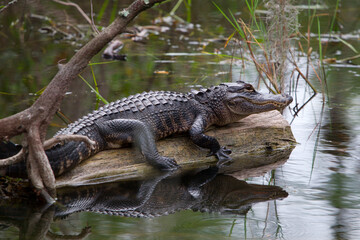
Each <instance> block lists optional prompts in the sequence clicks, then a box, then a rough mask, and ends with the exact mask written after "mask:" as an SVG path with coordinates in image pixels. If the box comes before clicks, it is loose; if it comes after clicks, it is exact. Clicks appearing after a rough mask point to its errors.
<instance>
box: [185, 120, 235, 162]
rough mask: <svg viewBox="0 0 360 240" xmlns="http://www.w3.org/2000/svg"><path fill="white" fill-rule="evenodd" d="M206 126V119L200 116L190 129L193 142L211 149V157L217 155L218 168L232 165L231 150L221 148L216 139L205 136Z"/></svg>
mask: <svg viewBox="0 0 360 240" xmlns="http://www.w3.org/2000/svg"><path fill="white" fill-rule="evenodd" d="M206 125H207V124H206V120H205V118H204V117H202V116H198V117H197V118H196V120H195V121H194V123H193V125H192V126H191V128H190V138H191V140H192V141H193V142H194V143H195V144H196V145H198V146H199V147H202V148H207V149H210V156H212V155H215V156H216V158H217V159H218V160H219V161H218V162H217V164H216V165H217V166H218V167H221V166H223V165H227V164H229V163H231V161H232V159H231V157H230V156H229V154H230V153H231V150H229V149H226V148H225V147H221V146H220V144H219V142H218V141H217V140H216V138H214V137H211V136H207V135H205V134H204V131H205V128H206Z"/></svg>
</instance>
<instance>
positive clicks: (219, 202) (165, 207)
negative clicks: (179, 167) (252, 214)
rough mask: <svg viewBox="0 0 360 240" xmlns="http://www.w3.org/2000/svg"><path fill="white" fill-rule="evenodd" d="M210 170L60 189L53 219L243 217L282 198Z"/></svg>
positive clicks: (273, 189)
mask: <svg viewBox="0 0 360 240" xmlns="http://www.w3.org/2000/svg"><path fill="white" fill-rule="evenodd" d="M217 172H218V168H216V167H211V168H208V169H205V170H203V171H200V172H198V173H196V174H189V173H187V174H184V175H182V176H178V177H176V178H168V175H169V173H168V174H165V175H162V176H160V177H157V178H154V179H151V180H147V181H144V182H138V181H132V182H119V183H112V184H106V185H100V186H92V187H80V188H77V189H74V188H70V189H63V190H60V191H59V202H60V203H62V204H63V205H64V208H63V209H61V208H59V209H58V210H57V216H66V215H68V214H71V213H73V212H79V211H90V212H98V213H104V214H111V215H121V216H128V217H155V216H162V215H167V214H170V213H174V212H176V211H180V210H185V209H192V210H194V211H207V212H220V213H226V212H232V213H234V212H235V213H246V211H247V210H248V209H249V208H250V205H251V204H252V203H254V202H259V201H266V200H269V199H276V198H284V197H286V196H287V195H288V194H287V193H286V192H285V191H284V190H282V189H281V188H280V187H277V186H263V185H254V184H247V183H246V182H245V181H241V180H237V179H236V178H234V177H231V176H226V175H217Z"/></svg>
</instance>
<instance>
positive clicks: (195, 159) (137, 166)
mask: <svg viewBox="0 0 360 240" xmlns="http://www.w3.org/2000/svg"><path fill="white" fill-rule="evenodd" d="M206 134H208V135H211V136H215V137H216V138H217V139H218V140H219V142H220V144H221V145H222V146H226V147H228V148H229V149H231V150H232V154H231V157H232V158H233V160H234V163H232V164H231V165H230V166H227V167H224V168H222V169H221V171H222V172H223V173H226V174H232V175H233V176H235V177H237V178H246V177H248V176H251V174H252V175H256V174H258V173H261V172H264V171H268V170H269V165H270V166H271V167H274V168H275V167H276V166H278V165H281V164H283V163H284V162H286V160H287V159H288V157H289V155H290V153H291V151H292V149H293V146H294V145H295V139H294V136H293V134H292V131H291V128H290V126H289V124H288V122H287V121H286V120H285V119H284V118H283V116H282V115H281V114H280V113H279V112H278V111H271V112H266V113H261V114H254V115H251V116H249V117H247V118H245V119H243V120H241V121H239V122H236V123H233V124H230V125H228V126H224V127H216V128H213V129H210V130H209V131H208V132H207V133H206ZM157 146H158V150H159V152H160V153H161V154H162V155H164V156H169V157H174V158H175V160H176V161H177V163H178V164H179V165H180V166H181V169H182V170H189V169H193V168H201V167H208V166H209V165H214V164H215V163H216V161H217V160H216V159H215V157H206V155H207V153H208V152H207V151H204V150H202V149H199V148H198V147H196V146H195V145H194V144H193V143H192V142H191V141H190V139H189V137H188V136H173V137H170V138H166V139H163V140H160V141H158V142H157ZM263 166H267V167H265V168H263ZM157 173H158V170H156V169H155V168H153V167H152V166H150V165H149V164H147V163H146V162H145V160H144V158H143V157H142V156H141V155H140V154H139V153H138V152H137V151H136V150H135V149H133V148H122V149H115V150H107V151H103V152H100V153H98V154H96V155H95V156H93V157H91V158H90V159H87V160H86V161H84V162H82V163H81V164H80V165H79V166H77V167H76V168H75V169H73V170H72V171H70V172H68V173H66V174H64V175H62V176H60V177H59V178H58V179H57V180H56V186H57V187H64V186H78V185H87V184H95V183H104V182H111V181H116V180H120V179H144V178H147V177H150V176H152V175H155V174H157Z"/></svg>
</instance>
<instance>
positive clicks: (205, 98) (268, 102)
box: [193, 82, 293, 125]
mask: <svg viewBox="0 0 360 240" xmlns="http://www.w3.org/2000/svg"><path fill="white" fill-rule="evenodd" d="M193 93H194V92H193ZM195 98H196V99H197V100H200V102H202V103H204V104H207V105H208V106H210V107H211V109H212V110H213V111H214V112H215V114H216V115H217V116H218V121H217V122H216V124H217V125H225V124H228V123H231V122H235V121H237V120H240V119H242V118H245V117H247V116H249V115H251V114H254V113H261V112H267V111H271V110H280V111H281V110H283V109H284V108H285V107H286V106H288V105H289V104H290V103H291V102H292V100H293V99H292V97H291V96H289V95H286V94H278V95H273V94H263V93H259V92H257V91H256V90H255V89H254V87H253V86H252V85H251V84H248V83H244V82H236V83H222V84H220V85H218V86H215V87H211V88H209V89H203V90H200V91H198V92H196V97H195Z"/></svg>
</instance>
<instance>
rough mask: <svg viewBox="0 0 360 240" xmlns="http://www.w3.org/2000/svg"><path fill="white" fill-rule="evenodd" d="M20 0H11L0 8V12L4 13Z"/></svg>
mask: <svg viewBox="0 0 360 240" xmlns="http://www.w3.org/2000/svg"><path fill="white" fill-rule="evenodd" d="M17 1H18V0H13V1H10V2H9V3H8V4H6V5H5V6H4V7H3V8H0V13H2V12H3V11H4V10H5V9H7V8H8V7H10V6H11V5H13V4H14V3H16V2H17Z"/></svg>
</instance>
